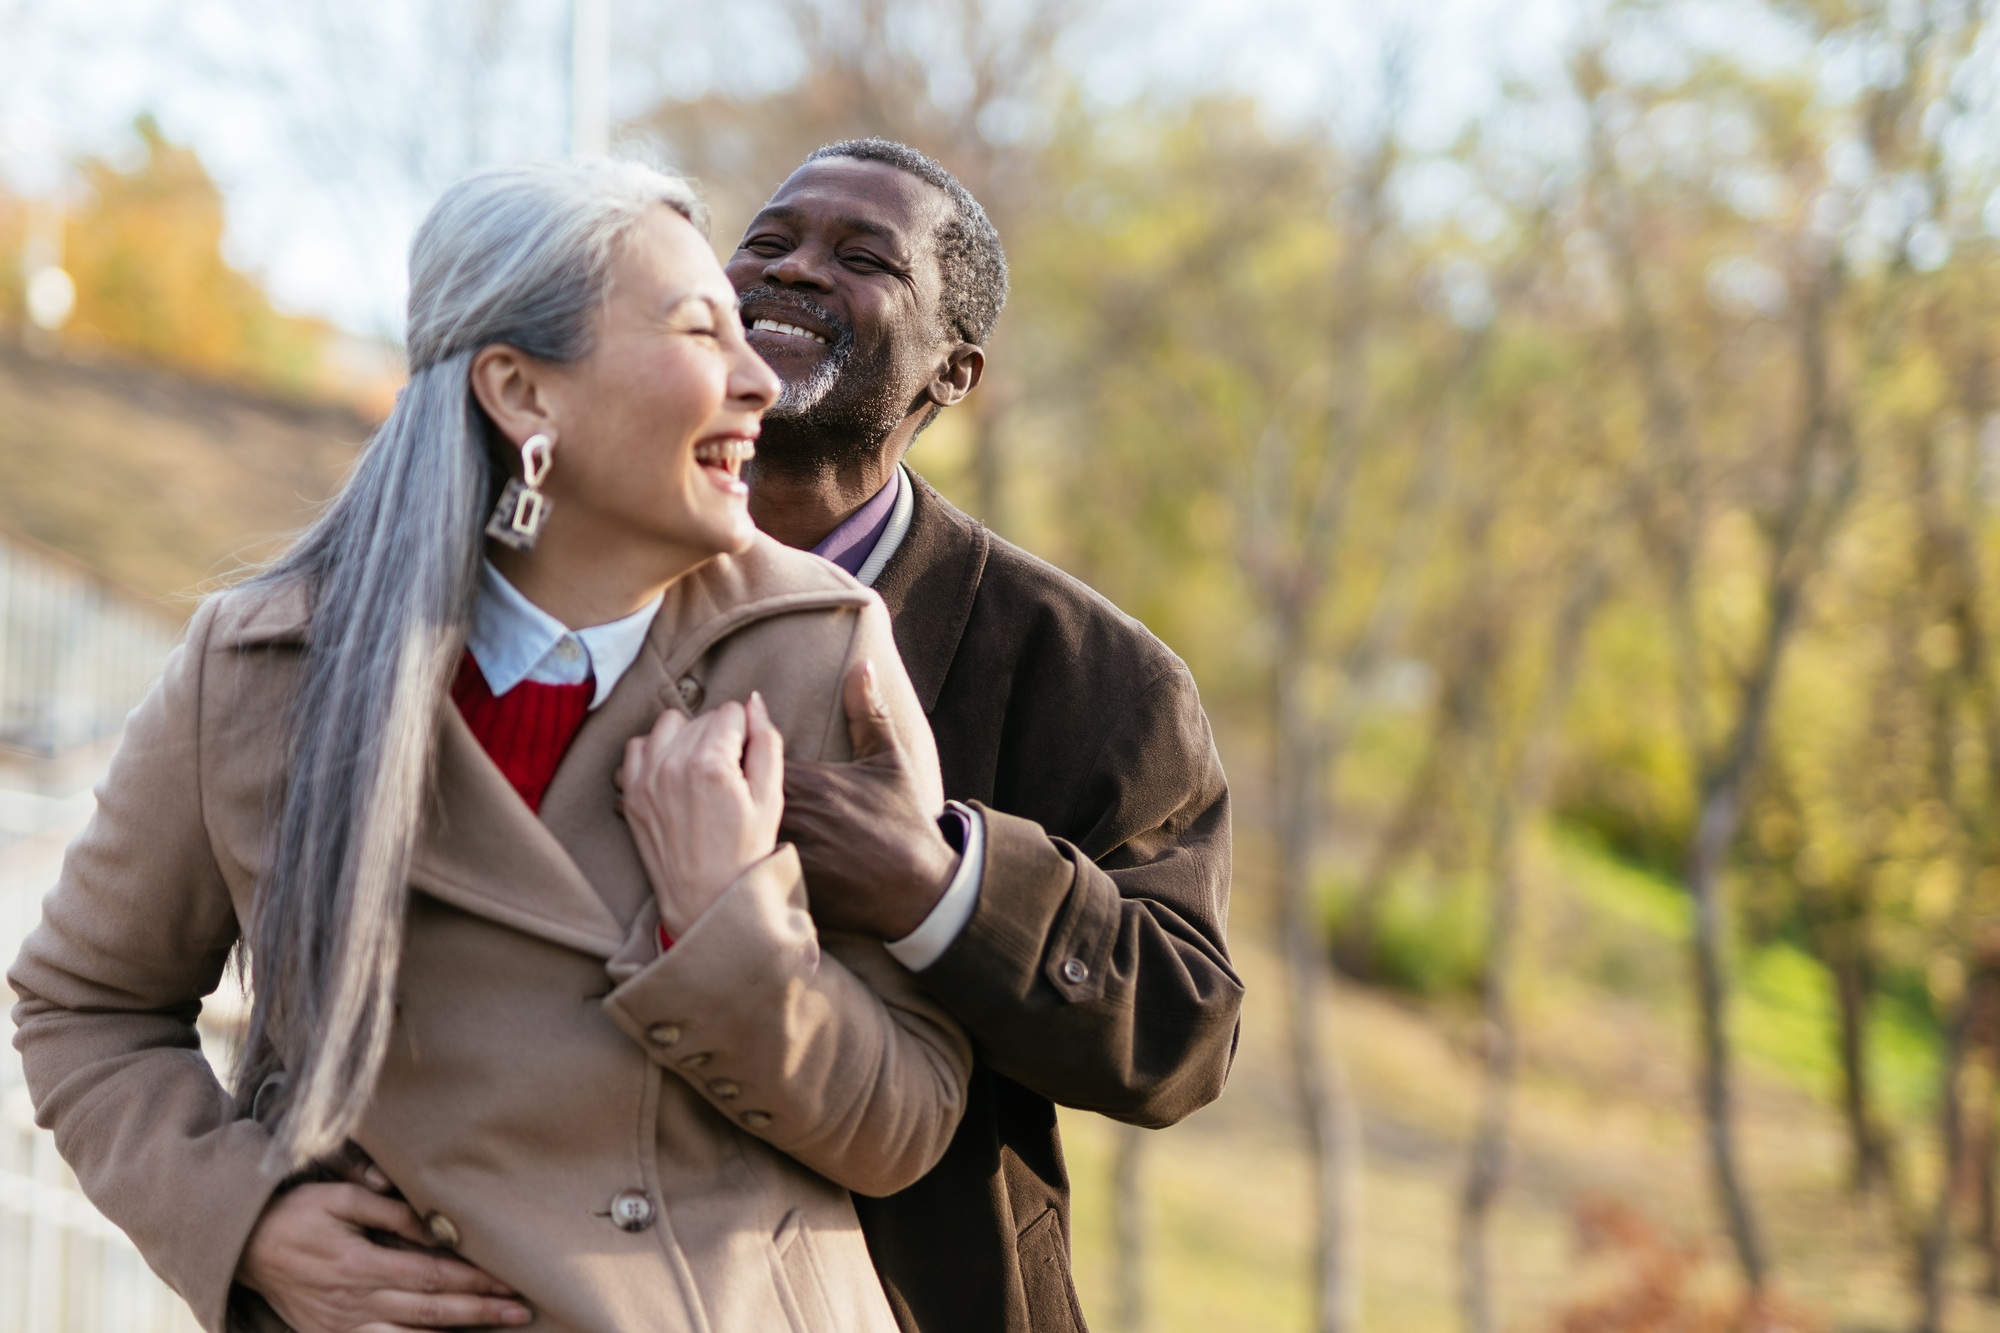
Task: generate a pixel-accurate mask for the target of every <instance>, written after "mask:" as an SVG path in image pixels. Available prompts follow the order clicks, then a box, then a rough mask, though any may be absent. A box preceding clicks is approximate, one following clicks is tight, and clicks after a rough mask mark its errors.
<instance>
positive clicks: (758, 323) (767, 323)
mask: <svg viewBox="0 0 2000 1333" xmlns="http://www.w3.org/2000/svg"><path fill="white" fill-rule="evenodd" d="M750 328H751V331H752V332H755V331H757V330H759V329H761V330H763V331H764V332H765V333H782V334H784V335H785V336H786V337H788V338H810V339H812V340H813V341H814V342H816V343H818V344H819V345H820V346H822V347H824V346H826V339H824V338H822V337H820V336H819V335H818V334H817V333H814V332H812V331H811V330H810V329H802V328H800V327H799V326H798V325H796V324H783V323H780V322H779V321H777V320H775V319H759V320H755V321H753V322H752V323H751V325H750Z"/></svg>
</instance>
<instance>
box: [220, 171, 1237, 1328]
mask: <svg viewBox="0 0 2000 1333" xmlns="http://www.w3.org/2000/svg"><path fill="white" fill-rule="evenodd" d="M727 271H728V273H729V277H730V280H731V281H732V282H733V283H734V284H735V286H736V289H737V292H738V294H739V296H740V297H741V299H742V305H743V320H744V323H745V325H746V326H747V327H748V328H749V330H750V333H749V336H750V340H751V342H752V343H753V344H754V345H755V346H756V347H757V349H758V351H759V352H761V353H762V354H763V356H764V357H765V359H766V360H768V361H769V362H770V364H771V365H772V367H773V368H774V369H775V370H776V371H777V372H778V375H779V377H780V378H781V379H782V380H783V381H784V392H783V396H782V397H781V398H780V400H779V402H778V403H777V404H776V405H775V406H774V407H773V408H772V410H771V411H770V412H769V413H768V414H767V415H766V417H765V422H764V433H763V437H762V439H761V440H760V441H759V444H758V456H757V459H756V462H755V463H754V465H753V467H752V471H751V474H750V485H751V492H750V508H751V513H752V514H753V515H754V516H755V518H756V520H757V522H758V524H759V525H760V526H762V527H763V528H764V529H765V530H766V531H767V532H769V533H771V534H772V535H773V536H775V537H777V538H778V539H779V540H781V541H784V542H786V543H788V544H790V545H792V546H797V547H804V548H808V549H811V550H814V551H817V552H819V553H820V554H822V555H824V556H826V557H827V558H828V559H830V560H833V561H834V562H835V563H837V564H839V565H841V566H842V567H843V568H845V569H846V570H847V571H848V572H849V573H850V574H853V575H854V576H855V577H856V578H858V579H859V580H860V581H861V582H863V583H866V584H870V585H872V586H873V587H874V588H875V590H876V591H877V592H878V593H880V594H881V596H882V598H883V600H884V601H885V602H886V603H887V605H888V607H889V611H890V614H891V616H892V617H893V620H894V628H895V636H896V645H897V647H898V649H899V650H900V651H901V653H902V655H903V659H904V663H905V665H906V666H907V667H908V669H909V673H910V678H911V680H912V682H913V683H914V684H915V686H916V688H917V691H918V694H919V696H920V698H921V699H922V702H923V705H924V709H925V711H926V713H927V714H928V715H929V717H930V721H931V725H932V728H933V730H934V731H935V733H936V737H937V747H938V753H939V758H940V760H941V761H942V765H943V771H944V785H945V791H946V793H947V794H948V795H949V796H950V797H951V798H952V803H951V805H950V806H949V807H948V809H947V812H946V816H945V818H944V819H943V820H934V819H933V818H932V816H931V815H930V813H929V812H926V811H924V810H923V809H922V808H921V806H920V804H919V802H918V800H917V797H916V795H915V791H914V789H913V787H912V786H911V784H910V783H909V782H908V780H907V779H906V777H905V774H904V769H903V764H902V755H901V751H900V750H899V748H898V741H897V738H896V737H895V736H894V735H893V734H892V732H891V731H890V730H889V729H888V728H887V727H886V725H885V724H884V723H883V722H882V721H881V720H880V718H879V711H878V710H877V709H876V708H875V707H874V706H873V704H872V699H871V690H870V687H869V683H868V681H867V680H866V679H864V678H862V677H860V676H857V677H856V678H855V679H853V680H851V681H850V682H849V687H848V691H847V693H848V710H849V715H850V716H849V723H850V728H851V730H852V732H853V735H854V739H855V754H856V759H855V761H854V762H853V763H849V764H828V765H811V764H794V765H791V766H789V768H788V771H787V773H786V792H785V796H786V816H785V826H784V836H785V837H787V838H789V839H791V840H792V841H793V842H794V843H796V844H797V845H798V847H799V850H800V853H801V855H802V856H803V858H804V860H805V865H806V871H807V880H808V884H809V886H810V893H811V899H812V910H813V914H814V916H815V917H816V918H817V919H818V920H820V921H821V922H822V923H823V924H826V925H830V926H839V927H842V928H846V929H851V930H861V931H866V932H869V933H872V934H874V935H876V936H878V937H880V938H881V939H883V940H884V941H886V942H887V943H888V947H889V949H890V952H891V953H892V954H894V955H895V956H896V957H897V958H898V959H899V960H900V961H901V962H902V963H903V964H904V965H905V966H906V967H908V968H909V969H910V970H911V971H912V972H913V973H914V974H915V975H916V976H917V977H918V978H919V980H920V981H921V982H922V983H923V984H924V985H925V986H926V987H927V988H929V989H930V991H931V992H932V993H933V994H934V995H935V996H937V998H938V999H939V1000H941V1001H942V1002H943V1003H944V1004H945V1006H946V1007H947V1008H949V1009H950V1010H951V1011H952V1012H953V1014H954V1015H955V1016H956V1017H957V1018H958V1019H959V1020H960V1022H962V1023H963V1024H964V1025H965V1027H966V1029H967V1031H968V1032H970V1033H971V1034H972V1037H973V1039H974V1044H975V1048H976V1050H977V1053H978V1063H977V1066H976V1068H975V1070H974V1074H973V1078H972V1083H971V1087H970V1090H969V1094H968V1104H967V1108H966V1114H965V1118H964V1120H963V1122H962V1123H961V1125H960V1127H959V1130H958V1133H957V1136H956V1138H955V1139H954V1140H953V1142H952V1145H951V1148H950V1149H949V1151H948V1152H947V1153H946V1155H945V1158H944V1160H943V1161H942V1162H940V1163H939V1164H938V1166H937V1167H936V1168H935V1169H934V1170H932V1171H931V1173H930V1174H929V1175H928V1176H926V1177H925V1178H924V1179H923V1180H922V1181H920V1182H918V1183H917V1184H916V1185H914V1186H912V1187H911V1188H909V1189H907V1190H904V1191H902V1192H901V1193H899V1194H895V1195H891V1196H889V1197H887V1198H880V1199H856V1200H855V1203H856V1207H857V1208H858V1210H859V1212H860V1216H861V1222H862V1227H863V1230H864V1231H865V1232H866V1234H867V1239H868V1245H869V1251H870V1254H871V1255H872V1256H873V1258H874V1260H875V1265H876V1268H877V1270H878V1271H879V1273H880V1274H881V1277H882V1283H883V1287H884V1289H885V1290H886V1291H887V1293H888V1296H889V1301H890V1304H891V1306H892V1308H893V1309H894V1311H895V1314H896V1318H897V1320H898V1321H899V1323H900V1324H901V1325H902V1327H903V1328H904V1329H906V1330H920V1331H921V1333H1058V1331H1062V1333H1067V1331H1068V1330H1079V1331H1080V1330H1081V1329H1082V1328H1083V1316H1082V1312H1081V1311H1080V1309H1079V1308H1078V1306H1077V1302H1076V1294H1075V1290H1074V1287H1073V1286H1072V1284H1071V1281H1070V1272H1069V1242H1070V1225H1069V1178H1068V1174H1067V1171H1066V1169H1065V1167H1064V1164H1063V1155H1062V1145H1061V1141H1060V1139H1059V1137H1058V1134H1057V1125H1056V1112H1055V1105H1056V1104H1057V1103H1060V1104H1062V1105H1065V1106H1071V1107H1076V1108H1079V1109H1083V1110H1089V1111H1097V1112H1101V1113H1103V1114H1105V1115H1109V1116H1112V1117H1115V1118H1116V1119H1119V1120H1123V1121H1127V1122H1130V1123H1133V1124H1139V1125H1146V1126H1154V1127H1157V1126H1163V1125H1169V1124H1173V1123H1174V1122H1176V1121H1178V1120H1180V1119H1181V1118H1183V1117H1184V1116H1186V1115H1188V1114H1189V1113H1190V1112H1192V1111H1194V1110H1196V1109H1198V1108H1199V1107H1201V1106H1203V1105H1206V1104H1207V1103H1208V1102H1210V1101H1212V1100H1213V1099H1214V1098H1215V1097H1216V1096H1217V1095H1218V1094H1219V1093H1220V1092H1221V1090H1222V1086H1223V1081H1224V1079H1225V1077H1226V1076H1227V1074H1228V1070H1229V1062H1230V1057H1231V1055H1232V1053H1233V1051H1234V1048H1235V1037H1236V1027H1237V1018H1238V1012H1239V1009H1240V1007H1241V1002H1242V995H1243V988H1242V983H1241V981H1240V980H1239V979H1238V977H1237V975H1236V973H1235V970H1234V968H1233V967H1232V965H1231V963H1230V959H1229V953H1228V948H1227V945H1226V943H1225V940H1224V923H1225V918H1226V915H1227V910H1228V897H1229V797H1228V788H1227V786H1226V784H1225V781H1224V778H1223V773H1222V767H1221V764H1220V762H1219V761H1218V759H1217V757H1216V753H1215V746H1214V742H1213V740H1212V738H1211V736H1210V732H1209V727H1208V720H1207V718H1206V717H1205V716H1204V715H1203V713H1202V710H1201V705H1200V701H1199V699H1198V698H1197V696H1196V692H1195V686H1194V682H1193V680H1192V679H1191V678H1190V676H1189V674H1188V671H1187V668H1186V667H1185V666H1183V665H1182V663H1181V662H1180V660H1179V659H1178V658H1176V657H1175V656H1174V654H1173V653H1172V652H1170V651H1169V650H1168V649H1167V648H1166V646H1165V645H1163V644H1162V643H1160V642H1159V640H1158V639H1156V638H1154V637H1153V636H1152V635H1151V634H1149V633H1148V632H1147V631H1146V630H1145V628H1144V627H1143V626H1141V625H1140V624H1139V623H1138V622H1136V621H1134V620H1133V619H1131V618H1130V617H1128V616H1126V615H1124V614H1123V613H1121V612H1120V611H1119V610H1118V609H1117V608H1116V607H1114V606H1112V605H1111V603H1109V602H1108V601H1106V600H1105V599H1104V598H1102V597H1100V596H1098V595H1097V594H1096V593H1094V592H1092V591H1091V590H1090V589H1089V588H1087V587H1085V586H1084V585H1083V584H1081V583H1079V582H1077V581H1076V580H1075V579H1072V578H1070V577H1069V576H1068V575H1066V574H1064V573H1062V572H1061V571H1060V570H1057V569H1055V568H1054V567H1053V566H1051V565H1048V564H1046V563H1044V562H1043V561H1040V560H1037V559H1036V558H1035V557H1033V556H1031V555H1029V554H1027V553H1026V552H1024V551H1022V550H1020V549H1019V548H1017V547H1014V546H1012V545H1010V544H1008V543H1007V542H1005V541H1002V540H1001V539H999V538H998V537H995V536H993V535H992V534H991V533H989V532H987V531H986V529H985V528H983V527H981V526H980V525H979V524H978V523H976V522H974V521H973V520H972V519H970V518H968V517H967V516H966V515H964V514H962V513H960V512H959V511H958V510H957V509H955V508H953V507H952V505H951V504H950V503H948V502H947V501H946V500H945V499H944V498H943V497H941V496H940V495H939V494H938V493H937V492H936V491H935V490H933V489H932V488H931V487H930V486H928V485H927V484H925V483H924V481H923V480H922V479H921V478H919V477H918V476H916V475H915V474H914V473H912V472H911V471H910V470H909V469H908V468H906V467H905V466H903V463H902V460H903V456H904V454H906V453H907V452H908V451H909V449H910V446H911V445H912V444H913V443H914V442H915V441H916V438H917V436H918V435H919V434H920V433H921V432H922V431H923V429H924V428H925V427H926V426H927V425H929V424H930V423H931V421H932V420H933V419H934V418H935V417H936V416H937V414H938V413H939V412H941V411H943V410H944V409H946V408H948V407H951V406H953V405H954V404H956V403H958V402H960V401H961V400H962V399H964V397H965V396H966V395H967V394H968V393H970V392H971V391H972V389H973V388H974V387H975V386H976V385H977V384H978V383H979V379H980V376H981V374H982V372H983V371H984V368H985V360H986V354H985V351H984V347H983V345H984V343H985V342H986V340H987V338H988V337H989V336H990V335H991V333H992V331H993V327H994V325H995V323H996V322H997V320H998V319H999V316H1000V310H1001V307H1002V305H1003V304H1004V303H1005V301H1006V295H1007V268H1006V259H1005V256H1004V254H1003V252H1002V249H1001V244H1000V238H999V236H998V235H997V233H996V232H995V230H994V228H993V226H992V224H991V222H990V221H989V220H988V218H987V216H986V213H985V211H984V210H983V209H982V208H981V207H980V205H979V203H978V202H977V201H976V200H975V199H974V198H973V197H972V196H971V195H970V194H969V193H968V192H967V191H966V190H965V188H964V187H963V186H962V185H961V184H960V183H959V182H958V181H957V179H956V178H954V177H953V176H952V175H951V174H950V173H949V172H947V171H946V170H945V169H944V168H943V167H941V166H939V165H938V164H937V163H936V162H934V161H932V160H931V159H930V158H928V157H925V156H923V155H922V154H920V153H918V152H916V151H914V150H912V149H910V148H908V147H905V146H903V145H901V144H895V143H890V142H886V141H883V140H878V139H862V140H853V141H848V142H845V143H838V144H833V145H831V146H829V147H826V148H822V149H820V150H819V151H818V152H815V153H814V154H812V155H811V156H810V157H809V158H808V159H807V160H806V161H805V163H804V164H803V165H802V166H800V167H799V169H798V170H797V171H795V172H793V173H792V175H791V176H790V178H788V179H787V180H786V181H785V182H784V184H783V185H781V186H780V187H779V189H778V192H777V193H776V194H775V195H773V196H772V198H771V200H770V202H769V203H768V204H766V205H765V206H764V208H763V209H762V210H761V211H760V212H759V213H758V214H757V216H756V218H755V219H753V220H752V222H751V223H750V226H749V228H748V229H747V230H746V231H745V233H744V236H743V239H742V242H741V244H740V245H739V246H738V248H737V250H736V252H735V254H734V255H733V256H732V257H731V258H730V260H729V263H728V265H727ZM371 1169H372V1168H371ZM375 1183H376V1184H377V1186H378V1187H382V1186H383V1185H384V1182H381V1181H380V1180H379V1177H378V1178H377V1179H376V1181H375ZM318 1191H319V1192H317V1193H316V1194H315V1195H314V1196H313V1198H312V1200H311V1201H310V1202H309V1203H305V1202H302V1204H301V1205H300V1206H299V1207H298V1208H297V1209H296V1210H295V1211H296V1225H295V1226H293V1227H290V1228H287V1229H281V1230H278V1231H276V1232H274V1235H273V1237H272V1240H271V1244H272V1246H273V1247H274V1248H273V1251H272V1252H271V1253H267V1254H266V1255H264V1256H262V1258H263V1260H264V1263H263V1267H262V1268H261V1269H260V1271H259V1285H260V1287H261V1288H262V1289H264V1290H266V1291H267V1292H268V1291H269V1290H270V1287H271V1286H273V1285H277V1286H281V1287H284V1288H285V1289H286V1290H287V1292H288V1294H290V1295H291V1297H292V1300H291V1301H290V1302H289V1304H290V1305H291V1306H292V1308H296V1309H315V1310H324V1311H326V1312H327V1314H328V1321H329V1322H328V1327H329V1328H345V1327H362V1326H367V1327H373V1328H396V1327H451V1326H456V1325H462V1324H473V1323H499V1322H501V1319H500V1318H499V1317H498V1316H499V1315H500V1314H501V1313H502V1312H503V1311H504V1310H505V1309H506V1303H505V1302H504V1301H503V1300H502V1299H500V1298H499V1296H498V1294H497V1284H493V1283H492V1282H491V1279H488V1278H486V1277H485V1275H484V1274H481V1273H479V1272H478V1270H476V1269H473V1268H470V1267H469V1266H467V1265H463V1264H459V1263H457V1262H455V1261H451V1260H443V1259H430V1260H426V1261H424V1262H425V1263H427V1264H428V1267H423V1268H421V1269H420V1268H418V1267H417V1266H416V1264H415V1263H413V1261H412V1259H411V1257H410V1256H408V1255H404V1254H400V1253H398V1252H396V1251H392V1250H388V1249H384V1248H381V1247H366V1246H365V1245H364V1241H363V1237H362V1234H361V1232H360V1230H359V1228H360V1227H361V1226H364V1225H373V1226H380V1225H381V1222H380V1221H379V1220H378V1221H374V1222H370V1221H369V1220H368V1218H369V1217H370V1216H372V1213H371V1210H372V1209H376V1208H379V1207H380V1206H381V1205H384V1204H388V1203H389V1202H390V1201H389V1200H374V1201H371V1200H370V1199H369V1198H368V1196H366V1195H365V1193H364V1192H363V1191H360V1190H357V1189H353V1188H352V1187H346V1186H323V1187H318ZM343 1191H345V1192H343ZM482 1284H483V1285H482ZM420 1286H428V1287H429V1288H431V1291H432V1294H431V1295H430V1296H429V1298H428V1299H427V1301H426V1302H424V1303H422V1304H421V1305H420V1306H413V1305H412V1304H411V1302H410V1301H409V1300H408V1299H407V1297H408V1295H409V1293H410V1291H411V1289H412V1288H417V1287H420ZM397 1294H400V1295H401V1296H402V1297H403V1298H404V1299H402V1300H400V1301H398V1302H397V1303H395V1304H394V1305H390V1304H386V1303H385V1300H386V1298H387V1297H389V1296H392V1295H397ZM413 1308H414V1309H416V1310H417V1312H418V1313H419V1314H421V1315H422V1316H424V1317H423V1318H422V1319H420V1320H418V1321H417V1322H415V1323H410V1322H408V1321H409V1320H410V1313H409V1312H410V1311H411V1310H412V1309H413ZM389 1309H394V1310H396V1311H397V1312H398V1313H399V1314H400V1315H401V1318H400V1319H395V1318H390V1319H381V1320H380V1322H377V1323H373V1324H368V1323H366V1321H365V1320H364V1318H363V1317H362V1316H363V1315H366V1316H367V1317H368V1318H375V1319H380V1316H381V1314H382V1312H384V1311H386V1310H389ZM342 1311H349V1312H351V1318H352V1322H351V1323H350V1322H340V1320H343V1319H347V1318H349V1317H350V1316H348V1315H342V1314H340V1313H339V1312H342ZM312 1333H317V1331H316V1330H314V1331H312Z"/></svg>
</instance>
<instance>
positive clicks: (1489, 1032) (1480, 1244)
mask: <svg viewBox="0 0 2000 1333" xmlns="http://www.w3.org/2000/svg"><path fill="white" fill-rule="evenodd" d="M1512 822H1513V821H1512V820H1511V819H1509V820H1508V821H1507V824H1508V829H1507V832H1506V833H1505V835H1504V836H1505V837H1506V840H1507V845H1506V846H1505V848H1504V849H1503V850H1502V851H1501V852H1500V855H1501V856H1503V857H1504V858H1505V859H1504V860H1503V861H1501V863H1500V873H1499V874H1498V875H1496V876H1494V883H1493V894H1492V899H1491V901H1490V902H1489V903H1488V905H1487V912H1488V917H1487V921H1488V924H1487V946H1486V947H1487V955H1486V977H1485V983H1484V985H1483V987H1482V992H1483V993H1482V996H1481V1000H1482V1014H1481V1017H1482V1020H1483V1021H1482V1024H1481V1028H1480V1044H1481V1047H1482V1051H1481V1054H1482V1056H1483V1057H1484V1063H1485V1070H1484V1075H1485V1079H1484V1085H1483V1086H1482V1088H1481V1089H1480V1098H1479V1120H1478V1124H1477V1127H1476V1128H1475V1129H1474V1131H1473V1136H1472V1155H1471V1161H1470V1164H1469V1165H1468V1167H1467V1169H1466V1173H1465V1190H1464V1193H1463V1194H1462V1196H1461V1198H1460V1207H1459V1226H1458V1268H1459V1301H1460V1308H1461V1310H1462V1312H1463V1314H1464V1317H1465V1329H1466V1333H1493V1329H1494V1327H1495V1322H1494V1317H1493V1289H1492V1262H1491V1256H1490V1255H1489V1254H1488V1252H1487V1245H1486V1240H1487V1223H1488V1221H1489V1219H1490V1217H1491V1214H1492V1211H1493V1204H1494V1201H1495V1200H1496V1199H1497V1198H1498V1197H1499V1195H1500V1184H1501V1180H1502V1178H1503V1176H1504V1174H1505V1171H1506V1167H1507V1121H1508V1112H1509V1110H1510V1109H1511V1103H1512V1100H1513V1091H1514V1011H1513V1005H1512V993H1513V981H1514V975H1513V974H1514V945H1515V936H1516V933H1517V932H1516V920H1517V916H1518V905H1519V902H1520V896H1521V888H1520V865H1519V858H1518V854H1517V847H1516V839H1515V837H1514V835H1513V832H1512V827H1511V826H1512Z"/></svg>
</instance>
